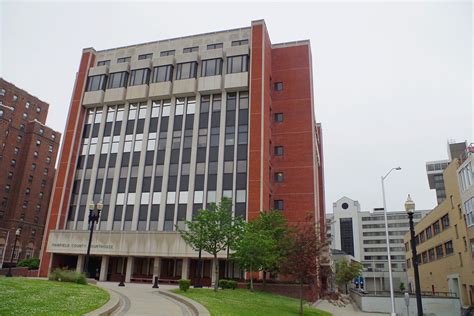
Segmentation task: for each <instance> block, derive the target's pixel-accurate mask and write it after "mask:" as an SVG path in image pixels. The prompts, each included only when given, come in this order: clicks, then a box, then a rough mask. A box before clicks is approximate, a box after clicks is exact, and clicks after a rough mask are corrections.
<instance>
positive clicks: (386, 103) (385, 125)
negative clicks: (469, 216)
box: [0, 1, 474, 211]
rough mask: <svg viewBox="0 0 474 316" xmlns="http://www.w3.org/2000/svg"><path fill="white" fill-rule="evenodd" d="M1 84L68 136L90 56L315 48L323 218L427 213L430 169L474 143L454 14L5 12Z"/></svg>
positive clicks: (166, 9)
mask: <svg viewBox="0 0 474 316" xmlns="http://www.w3.org/2000/svg"><path fill="white" fill-rule="evenodd" d="M0 10H1V16H0V23H1V42H0V54H1V55H0V76H2V77H3V78H5V79H6V80H8V81H10V82H13V83H14V84H15V85H17V86H19V87H20V88H23V89H25V90H26V91H28V92H30V93H31V94H33V95H36V96H37V97H39V98H40V99H42V100H44V101H46V102H48V103H49V104H50V111H49V116H48V120H47V124H48V125H50V126H51V127H52V128H54V129H56V130H59V131H60V132H61V133H62V132H63V130H64V125H65V121H66V115H67V111H68V107H69V102H70V98H71V91H72V88H73V84H74V78H75V73H76V71H77V68H78V65H79V59H80V56H81V52H82V49H83V48H84V47H94V48H95V49H97V50H101V49H107V48H113V47H118V46H124V45H131V44H137V43H142V42H148V41H155V40H161V39H167V38H173V37H178V36H185V35H193V34H198V33H204V32H211V31H218V30H225V29H230V28H238V27H246V26H249V25H250V23H251V21H252V20H257V19H265V21H266V24H267V27H268V29H269V34H270V38H271V40H272V42H273V43H278V42H285V41H294V40H300V39H310V40H311V47H312V53H313V66H314V69H313V76H314V91H315V94H314V95H315V108H316V118H317V121H318V122H321V123H322V126H323V130H324V155H325V157H324V158H325V173H326V174H325V175H326V179H325V181H326V182H325V183H326V209H327V211H332V202H334V201H336V200H338V199H339V198H340V197H342V196H344V195H345V196H348V197H350V198H352V199H355V200H359V202H360V203H361V206H362V209H364V210H368V209H372V208H374V207H381V205H382V194H381V186H380V176H381V175H383V174H385V173H386V172H387V171H388V170H389V169H390V168H392V167H395V166H398V165H400V166H401V167H402V168H403V170H402V171H399V172H395V173H392V174H391V175H390V177H389V178H388V179H387V181H386V190H387V201H388V209H389V210H395V209H399V210H400V209H403V203H404V201H405V199H406V196H407V194H408V193H410V194H411V195H412V197H413V199H414V201H415V203H416V205H417V208H425V209H427V208H432V207H434V206H435V204H436V198H435V193H434V191H432V190H429V187H428V181H427V176H426V171H425V162H426V161H431V160H440V159H446V158H447V147H446V146H447V145H446V144H447V142H448V140H450V139H455V140H457V141H464V140H467V141H469V142H470V141H473V139H474V137H473V136H474V135H473V119H474V117H473V100H472V90H473V81H472V71H473V63H472V53H473V51H472V40H473V39H472V37H473V34H472V15H473V8H472V5H471V3H470V2H469V1H465V2H451V3H434V2H432V3H430V2H413V3H382V2H364V3H362V2H361V3H358V2H349V3H335V2H327V3H326V2H317V3H301V4H297V3H291V4H285V3H269V2H266V3H261V4H251V3H240V4H229V3H228V4H219V3H192V4H190V3H175V4H168V3H150V2H148V3H134V4H127V3H124V2H107V3H101V4H94V3H91V2H84V3H72V2H69V3H54V2H41V3H40V2H33V3H27V2H21V3H19V2H18V1H15V2H5V1H0Z"/></svg>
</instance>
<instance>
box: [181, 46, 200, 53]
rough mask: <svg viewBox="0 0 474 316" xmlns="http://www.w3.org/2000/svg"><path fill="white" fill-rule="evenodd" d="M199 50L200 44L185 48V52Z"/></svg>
mask: <svg viewBox="0 0 474 316" xmlns="http://www.w3.org/2000/svg"><path fill="white" fill-rule="evenodd" d="M197 51H199V47H198V46H194V47H185V48H183V53H192V52H197Z"/></svg>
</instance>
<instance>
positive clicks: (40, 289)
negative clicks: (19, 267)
mask: <svg viewBox="0 0 474 316" xmlns="http://www.w3.org/2000/svg"><path fill="white" fill-rule="evenodd" d="M108 300H109V293H107V292H106V291H105V290H103V289H101V288H98V287H96V286H92V285H80V284H75V283H67V282H53V281H46V280H34V279H26V278H18V277H13V278H5V277H0V315H2V316H3V315H82V314H84V313H87V312H90V311H92V310H94V309H97V308H98V307H100V306H102V305H104V304H105V303H107V301H108Z"/></svg>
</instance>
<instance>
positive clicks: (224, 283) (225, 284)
mask: <svg viewBox="0 0 474 316" xmlns="http://www.w3.org/2000/svg"><path fill="white" fill-rule="evenodd" d="M219 286H220V287H221V289H223V290H224V289H232V290H235V289H236V288H237V282H236V281H234V280H219Z"/></svg>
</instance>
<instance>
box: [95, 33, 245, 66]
mask: <svg viewBox="0 0 474 316" xmlns="http://www.w3.org/2000/svg"><path fill="white" fill-rule="evenodd" d="M248 43H249V41H248V39H243V40H237V41H232V43H231V45H232V46H242V45H248ZM223 47H224V45H223V43H216V44H209V45H207V49H208V50H212V49H219V48H223ZM197 51H199V46H192V47H185V48H183V53H192V52H197ZM175 54H176V50H167V51H162V52H160V57H165V56H174V55H175ZM152 58H153V54H152V53H148V54H142V55H138V60H143V59H152ZM131 60H132V58H131V57H121V58H118V59H117V63H127V62H130V61H131ZM109 65H110V60H101V61H98V62H97V66H109Z"/></svg>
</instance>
